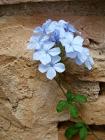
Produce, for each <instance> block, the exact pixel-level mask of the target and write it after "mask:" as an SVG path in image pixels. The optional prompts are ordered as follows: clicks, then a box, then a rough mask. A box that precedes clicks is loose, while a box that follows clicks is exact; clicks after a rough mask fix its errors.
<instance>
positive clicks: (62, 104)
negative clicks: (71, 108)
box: [56, 100, 68, 112]
mask: <svg viewBox="0 0 105 140" xmlns="http://www.w3.org/2000/svg"><path fill="white" fill-rule="evenodd" d="M67 106H68V103H67V101H66V100H60V101H59V102H58V104H57V107H56V110H57V112H62V111H63V110H64V109H65V108H67Z"/></svg>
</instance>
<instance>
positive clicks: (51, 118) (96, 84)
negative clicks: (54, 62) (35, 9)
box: [0, 12, 105, 140]
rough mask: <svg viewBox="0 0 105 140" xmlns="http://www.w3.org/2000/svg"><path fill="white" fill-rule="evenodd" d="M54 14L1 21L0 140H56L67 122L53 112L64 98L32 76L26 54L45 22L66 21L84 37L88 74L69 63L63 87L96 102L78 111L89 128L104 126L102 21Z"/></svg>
mask: <svg viewBox="0 0 105 140" xmlns="http://www.w3.org/2000/svg"><path fill="white" fill-rule="evenodd" d="M59 13H60V12H59ZM54 14H56V13H53V14H52V13H51V12H48V14H46V15H45V14H44V13H39V15H38V16H37V14H34V15H33V16H29V15H27V16H24V15H23V16H22V15H20V16H19V15H18V16H17V15H15V16H13V15H12V16H3V17H0V140H29V139H30V140H42V139H43V140H58V128H57V124H58V122H61V121H67V120H69V119H70V117H69V114H68V113H67V112H63V113H61V114H58V113H57V112H56V110H55V108H56V104H57V102H58V100H60V99H63V98H64V96H63V94H62V91H61V89H60V88H59V87H58V85H57V83H56V82H55V81H54V80H53V81H49V80H47V79H46V78H45V76H44V75H43V74H41V73H39V72H38V71H37V66H38V64H37V63H36V62H33V61H32V52H31V51H30V52H29V51H28V50H27V49H26V46H27V43H28V40H29V37H30V36H31V35H32V30H33V28H34V27H35V26H37V25H39V24H41V23H43V21H45V20H46V19H48V18H49V17H50V18H52V19H60V18H61V19H62V18H63V19H64V18H65V20H68V21H71V23H73V24H74V25H75V26H76V27H77V28H78V29H79V30H80V31H81V32H82V33H83V36H84V37H85V43H84V44H85V45H87V47H89V48H90V51H91V54H92V56H93V58H94V61H95V65H94V68H93V70H92V71H91V72H89V71H87V70H85V69H84V68H83V67H82V68H81V67H80V68H78V67H77V66H76V65H75V64H74V63H73V62H71V63H70V61H68V62H66V66H67V72H66V73H65V74H64V81H65V82H67V83H68V84H67V87H68V88H70V86H69V84H71V88H72V89H74V88H73V87H75V89H74V91H78V90H79V91H80V92H82V94H86V95H88V96H89V97H90V98H92V99H94V98H98V99H97V100H95V102H88V103H87V104H86V105H84V106H81V108H83V109H81V110H82V111H81V113H82V116H83V118H84V119H85V120H86V122H87V123H88V124H98V125H102V124H105V105H104V104H105V96H104V95H103V96H102V95H100V94H101V93H100V91H101V88H102V87H103V86H100V82H101V83H104V82H105V56H104V49H105V47H104V44H105V35H104V32H105V24H104V23H105V17H96V16H88V17H87V16H71V15H69V14H66V16H64V13H62V14H58V15H56V16H55V15H54ZM76 23H78V24H76ZM93 25H94V26H93ZM100 32H101V33H100ZM69 77H70V78H69ZM75 79H77V80H76V81H75ZM103 89H104V88H103Z"/></svg>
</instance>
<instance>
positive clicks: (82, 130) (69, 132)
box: [65, 122, 88, 140]
mask: <svg viewBox="0 0 105 140" xmlns="http://www.w3.org/2000/svg"><path fill="white" fill-rule="evenodd" d="M78 134H79V136H80V140H86V138H87V135H88V129H87V126H86V124H84V123H83V122H77V123H76V124H74V125H72V126H70V127H68V128H67V129H66V131H65V136H66V137H67V138H68V139H71V138H72V137H73V136H75V135H78Z"/></svg>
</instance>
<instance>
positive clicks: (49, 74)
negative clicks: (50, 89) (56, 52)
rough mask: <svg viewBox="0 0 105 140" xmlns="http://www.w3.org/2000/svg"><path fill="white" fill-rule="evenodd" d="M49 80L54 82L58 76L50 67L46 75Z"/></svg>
mask: <svg viewBox="0 0 105 140" xmlns="http://www.w3.org/2000/svg"><path fill="white" fill-rule="evenodd" d="M46 76H47V78H48V79H50V80H52V79H53V78H54V77H55V76H56V71H55V69H54V68H52V67H50V68H49V69H48V71H47V73H46Z"/></svg>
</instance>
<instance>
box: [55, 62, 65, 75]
mask: <svg viewBox="0 0 105 140" xmlns="http://www.w3.org/2000/svg"><path fill="white" fill-rule="evenodd" d="M54 68H55V70H56V71H57V72H59V73H62V72H64V71H65V65H64V64H63V63H57V64H55V65H54Z"/></svg>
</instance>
